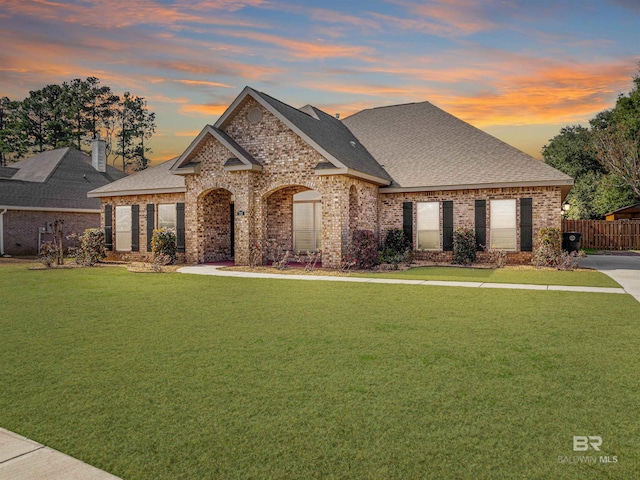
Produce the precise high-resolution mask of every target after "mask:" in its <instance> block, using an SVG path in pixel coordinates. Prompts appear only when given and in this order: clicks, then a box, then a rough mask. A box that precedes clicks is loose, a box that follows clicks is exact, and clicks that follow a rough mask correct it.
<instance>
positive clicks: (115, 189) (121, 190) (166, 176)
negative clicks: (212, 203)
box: [89, 158, 186, 197]
mask: <svg viewBox="0 0 640 480" xmlns="http://www.w3.org/2000/svg"><path fill="white" fill-rule="evenodd" d="M177 160H178V158H173V159H171V160H167V161H166V162H163V163H161V164H159V165H156V166H153V167H150V168H147V169H146V170H142V171H140V172H136V173H134V174H133V175H129V176H128V177H126V178H123V179H121V180H119V181H117V182H113V183H110V184H108V185H104V186H103V187H100V188H96V189H95V190H92V191H90V192H89V195H90V196H91V197H108V196H116V195H130V194H132V193H135V192H138V193H143V192H148V193H168V192H185V191H186V187H185V182H184V177H182V176H180V175H174V174H173V173H171V171H170V169H171V167H173V165H174V163H176V161H177Z"/></svg>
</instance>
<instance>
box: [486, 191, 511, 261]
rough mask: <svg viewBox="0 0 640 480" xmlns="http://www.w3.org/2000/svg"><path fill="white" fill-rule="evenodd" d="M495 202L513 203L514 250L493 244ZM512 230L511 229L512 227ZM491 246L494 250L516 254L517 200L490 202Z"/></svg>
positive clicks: (501, 199)
mask: <svg viewBox="0 0 640 480" xmlns="http://www.w3.org/2000/svg"><path fill="white" fill-rule="evenodd" d="M495 202H513V205H514V208H513V212H514V217H513V227H512V228H513V248H501V247H496V246H494V244H493V233H494V226H493V224H494V222H493V217H494V211H493V208H494V204H495ZM510 228H511V227H510ZM489 246H490V248H491V249H492V250H494V249H495V250H504V251H506V252H516V251H517V250H518V202H517V200H516V199H515V198H495V199H491V200H489Z"/></svg>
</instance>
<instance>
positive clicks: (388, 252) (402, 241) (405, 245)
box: [379, 228, 413, 270]
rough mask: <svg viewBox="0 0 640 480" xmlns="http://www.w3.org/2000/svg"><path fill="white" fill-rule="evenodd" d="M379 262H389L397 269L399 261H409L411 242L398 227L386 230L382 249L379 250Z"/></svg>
mask: <svg viewBox="0 0 640 480" xmlns="http://www.w3.org/2000/svg"><path fill="white" fill-rule="evenodd" d="M379 261H380V263H389V264H391V265H392V266H393V269H394V270H397V269H398V265H399V264H400V263H401V262H406V263H411V262H412V261H413V251H412V249H411V242H410V240H409V239H408V238H407V236H406V235H405V234H404V232H403V231H402V230H400V229H399V228H391V229H389V230H387V235H386V237H385V240H384V245H383V249H382V250H381V251H380V252H379Z"/></svg>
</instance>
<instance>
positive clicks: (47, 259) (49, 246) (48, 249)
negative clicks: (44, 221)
mask: <svg viewBox="0 0 640 480" xmlns="http://www.w3.org/2000/svg"><path fill="white" fill-rule="evenodd" d="M38 260H39V261H40V262H41V263H42V264H43V265H44V266H46V267H50V266H51V265H53V263H54V262H56V261H57V260H58V246H57V245H56V244H55V243H52V242H46V243H43V244H42V245H40V253H39V254H38Z"/></svg>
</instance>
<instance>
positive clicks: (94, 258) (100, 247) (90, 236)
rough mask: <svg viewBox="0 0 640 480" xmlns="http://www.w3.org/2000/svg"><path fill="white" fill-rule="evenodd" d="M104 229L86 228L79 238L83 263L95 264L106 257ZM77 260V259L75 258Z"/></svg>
mask: <svg viewBox="0 0 640 480" xmlns="http://www.w3.org/2000/svg"><path fill="white" fill-rule="evenodd" d="M104 242H105V235H104V230H101V229H100V228H87V229H86V230H85V231H84V234H83V235H82V237H81V238H80V250H81V252H82V263H83V264H84V265H95V264H96V263H98V261H100V260H101V259H102V258H104V257H106V256H107V254H106V249H105V245H104ZM76 261H77V260H76Z"/></svg>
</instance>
